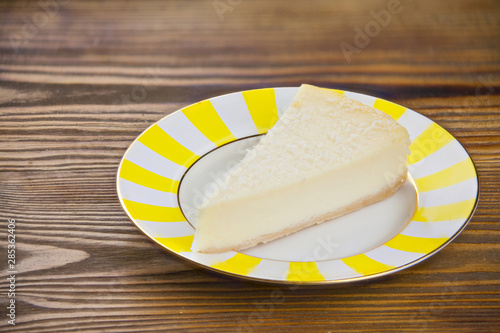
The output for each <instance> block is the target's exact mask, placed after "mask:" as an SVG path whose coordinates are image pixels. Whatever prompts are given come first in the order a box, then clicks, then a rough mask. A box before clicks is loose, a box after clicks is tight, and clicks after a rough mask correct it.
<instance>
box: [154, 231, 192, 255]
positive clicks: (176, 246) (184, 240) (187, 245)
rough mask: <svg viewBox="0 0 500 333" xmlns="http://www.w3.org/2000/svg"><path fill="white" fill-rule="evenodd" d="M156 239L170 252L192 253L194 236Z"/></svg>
mask: <svg viewBox="0 0 500 333" xmlns="http://www.w3.org/2000/svg"><path fill="white" fill-rule="evenodd" d="M155 239H156V240H157V241H158V242H160V243H161V244H163V245H165V246H166V247H167V248H169V249H170V250H172V251H175V252H177V253H179V252H191V245H192V244H193V239H194V235H190V236H184V237H168V238H163V237H155Z"/></svg>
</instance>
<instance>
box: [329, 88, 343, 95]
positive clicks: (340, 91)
mask: <svg viewBox="0 0 500 333" xmlns="http://www.w3.org/2000/svg"><path fill="white" fill-rule="evenodd" d="M330 90H333V91H335V92H336V93H337V94H341V95H343V94H344V93H345V91H343V90H338V89H330Z"/></svg>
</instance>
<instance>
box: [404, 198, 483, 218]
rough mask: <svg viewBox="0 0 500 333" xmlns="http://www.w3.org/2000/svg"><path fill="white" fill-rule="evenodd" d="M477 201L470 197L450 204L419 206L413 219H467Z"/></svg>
mask: <svg viewBox="0 0 500 333" xmlns="http://www.w3.org/2000/svg"><path fill="white" fill-rule="evenodd" d="M475 202H476V199H469V200H464V201H460V202H455V203H452V204H448V205H441V206H433V207H419V208H418V209H417V212H416V213H415V216H413V219H412V220H414V221H419V222H439V221H450V220H456V219H462V218H463V219H465V218H467V217H469V215H470V213H471V212H472V209H473V207H474V203H475Z"/></svg>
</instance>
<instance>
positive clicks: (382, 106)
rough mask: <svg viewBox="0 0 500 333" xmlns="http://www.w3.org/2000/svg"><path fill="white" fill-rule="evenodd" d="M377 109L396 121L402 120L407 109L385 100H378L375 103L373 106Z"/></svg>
mask: <svg viewBox="0 0 500 333" xmlns="http://www.w3.org/2000/svg"><path fill="white" fill-rule="evenodd" d="M373 107H374V108H375V109H379V110H380V111H382V112H384V113H387V114H388V115H389V116H391V117H392V118H393V119H394V120H398V119H399V118H401V116H402V115H403V113H405V111H406V108H405V107H404V106H401V105H398V104H395V103H392V102H389V101H386V100H383V99H379V98H378V99H377V100H376V101H375V104H374V105H373Z"/></svg>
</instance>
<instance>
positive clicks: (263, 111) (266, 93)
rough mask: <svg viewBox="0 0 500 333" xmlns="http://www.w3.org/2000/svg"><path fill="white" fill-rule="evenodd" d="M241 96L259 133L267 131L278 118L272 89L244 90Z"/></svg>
mask: <svg viewBox="0 0 500 333" xmlns="http://www.w3.org/2000/svg"><path fill="white" fill-rule="evenodd" d="M243 98H244V99H245V103H246V104H247V107H248V111H250V115H251V116H252V119H253V122H254V123H255V127H257V131H258V132H259V133H260V134H263V133H267V131H269V130H270V129H271V128H272V127H273V126H274V124H275V123H276V121H277V120H278V108H277V107H276V97H275V95H274V89H259V90H250V91H244V92H243Z"/></svg>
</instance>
